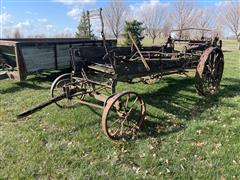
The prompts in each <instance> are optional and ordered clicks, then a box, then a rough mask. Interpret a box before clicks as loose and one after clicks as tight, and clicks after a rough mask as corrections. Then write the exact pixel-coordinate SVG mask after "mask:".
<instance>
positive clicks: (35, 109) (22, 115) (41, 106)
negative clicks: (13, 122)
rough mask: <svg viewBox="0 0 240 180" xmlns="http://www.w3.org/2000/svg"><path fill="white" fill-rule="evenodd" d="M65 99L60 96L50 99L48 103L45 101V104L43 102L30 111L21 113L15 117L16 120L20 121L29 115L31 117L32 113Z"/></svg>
mask: <svg viewBox="0 0 240 180" xmlns="http://www.w3.org/2000/svg"><path fill="white" fill-rule="evenodd" d="M65 97H66V94H62V95H60V96H57V97H55V98H52V99H50V100H48V101H46V102H44V103H42V104H39V105H37V106H35V107H33V108H31V109H29V110H27V111H25V112H23V113H21V114H18V115H17V119H21V118H24V117H27V116H29V115H31V114H33V113H35V112H37V111H39V110H41V109H43V108H44V107H46V106H48V105H50V104H52V103H55V102H57V101H60V100H62V99H64V98H65Z"/></svg>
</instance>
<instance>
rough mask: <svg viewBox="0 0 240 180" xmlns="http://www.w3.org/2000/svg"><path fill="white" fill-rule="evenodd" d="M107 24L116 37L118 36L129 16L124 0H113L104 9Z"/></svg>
mask: <svg viewBox="0 0 240 180" xmlns="http://www.w3.org/2000/svg"><path fill="white" fill-rule="evenodd" d="M103 15H104V21H105V23H106V26H107V27H108V28H109V29H110V30H111V32H112V33H113V35H114V36H115V38H118V37H119V35H120V33H121V32H122V31H123V29H124V22H125V20H126V16H127V6H126V4H125V1H124V0H111V1H110V2H109V4H108V5H107V7H106V8H105V9H104V11H103Z"/></svg>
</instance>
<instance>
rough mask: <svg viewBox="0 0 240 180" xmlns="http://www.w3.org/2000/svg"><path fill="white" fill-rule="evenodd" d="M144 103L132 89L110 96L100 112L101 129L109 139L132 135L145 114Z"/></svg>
mask: <svg viewBox="0 0 240 180" xmlns="http://www.w3.org/2000/svg"><path fill="white" fill-rule="evenodd" d="M145 111H146V108H145V103H144V101H143V99H142V98H141V97H140V96H139V95H138V94H137V93H136V92H133V91H123V92H121V93H118V94H116V95H114V96H112V97H111V98H110V99H109V100H108V101H107V103H106V106H105V108H104V110H103V114H102V129H103V131H104V133H105V134H106V135H107V136H108V137H109V138H111V139H114V140H116V139H121V138H130V137H133V136H134V135H135V133H136V131H137V130H139V129H140V127H141V125H142V122H143V120H144V116H145Z"/></svg>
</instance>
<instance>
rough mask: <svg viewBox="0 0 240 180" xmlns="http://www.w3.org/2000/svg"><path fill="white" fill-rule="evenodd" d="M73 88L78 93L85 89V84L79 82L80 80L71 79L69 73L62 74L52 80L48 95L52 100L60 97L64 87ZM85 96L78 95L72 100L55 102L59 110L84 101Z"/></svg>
mask: <svg viewBox="0 0 240 180" xmlns="http://www.w3.org/2000/svg"><path fill="white" fill-rule="evenodd" d="M67 86H68V87H69V89H71V88H73V87H74V88H75V89H76V90H77V91H78V92H79V91H81V90H83V89H86V87H85V86H86V84H85V83H83V82H81V78H78V77H71V73H67V74H63V75H61V76H59V77H58V78H57V79H55V80H54V82H53V83H52V86H51V89H50V93H51V96H52V98H54V97H56V96H59V95H62V94H63V93H64V87H67ZM84 97H85V95H80V96H76V97H72V98H65V99H63V100H61V101H58V102H55V104H56V105H57V106H58V107H60V108H67V107H73V106H75V105H76V104H77V103H78V100H82V99H84Z"/></svg>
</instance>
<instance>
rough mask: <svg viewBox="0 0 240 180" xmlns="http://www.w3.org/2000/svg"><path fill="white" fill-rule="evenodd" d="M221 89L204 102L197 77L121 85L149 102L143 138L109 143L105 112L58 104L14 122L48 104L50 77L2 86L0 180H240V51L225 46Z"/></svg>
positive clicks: (228, 43)
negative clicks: (103, 120) (25, 112)
mask: <svg viewBox="0 0 240 180" xmlns="http://www.w3.org/2000/svg"><path fill="white" fill-rule="evenodd" d="M223 45H224V49H225V50H226V52H225V53H224V55H225V69H224V75H223V80H222V83H221V90H220V91H219V92H218V93H217V94H215V95H213V96H211V97H207V98H204V97H199V96H197V94H196V93H195V88H194V78H193V76H194V71H192V72H190V73H189V76H190V77H185V76H177V75H172V76H166V77H163V79H162V80H161V81H159V82H158V83H156V84H152V85H145V84H142V83H140V84H134V85H129V84H121V83H119V86H118V91H120V90H124V89H130V90H134V91H136V92H138V93H140V94H142V96H143V98H144V100H145V102H146V103H147V121H146V123H145V125H144V131H142V132H141V134H140V137H139V138H138V139H135V140H131V141H127V142H124V141H111V140H109V139H108V138H107V137H106V136H105V135H104V134H103V132H102V130H101V113H102V112H101V111H100V110H96V109H94V108H90V107H87V106H83V105H80V106H78V107H76V108H72V109H59V108H58V107H57V106H56V105H50V106H49V107H47V108H45V109H43V110H42V111H39V112H37V113H35V114H33V115H32V116H31V117H29V118H27V119H25V120H23V121H17V120H16V115H17V114H18V113H20V112H22V111H23V110H26V109H28V108H29V107H31V106H32V105H35V104H37V103H40V102H43V101H45V100H47V99H48V97H49V88H50V85H51V81H52V80H53V79H49V78H46V77H47V73H46V74H42V75H32V76H29V77H28V79H27V80H26V81H23V82H21V83H20V82H16V81H13V80H8V79H6V80H1V81H0V179H3V178H11V179H12V178H29V177H30V178H40V179H47V178H49V179H56V178H58V179H59V178H69V179H75V178H78V179H112V178H113V177H115V178H117V179H135V178H139V179H142V178H149V179H153V178H155V179H172V178H180V179H190V178H191V179H193V178H194V179H195V178H196V179H197V178H198V179H213V178H214V179H234V178H235V179H239V178H240V141H239V140H240V51H237V50H235V47H234V46H235V42H234V41H224V42H223Z"/></svg>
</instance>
